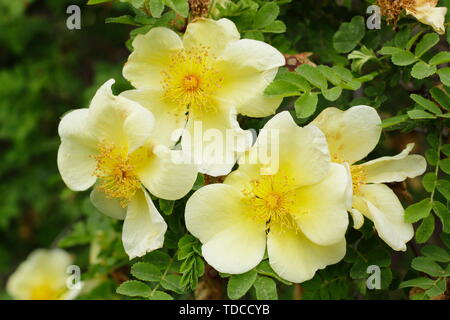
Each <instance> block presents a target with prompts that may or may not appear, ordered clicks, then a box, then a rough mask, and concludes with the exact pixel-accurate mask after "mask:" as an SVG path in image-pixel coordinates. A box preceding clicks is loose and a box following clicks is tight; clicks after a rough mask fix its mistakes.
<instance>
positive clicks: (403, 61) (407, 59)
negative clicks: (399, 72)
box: [391, 50, 417, 66]
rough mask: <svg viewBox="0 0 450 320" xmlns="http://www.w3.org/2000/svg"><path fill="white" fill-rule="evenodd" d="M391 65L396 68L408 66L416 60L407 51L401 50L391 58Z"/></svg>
mask: <svg viewBox="0 0 450 320" xmlns="http://www.w3.org/2000/svg"><path fill="white" fill-rule="evenodd" d="M391 60H392V63H393V64H395V65H397V66H408V65H410V64H412V63H414V62H416V61H417V58H416V57H415V56H414V55H413V54H412V53H411V52H409V51H406V50H402V51H398V52H395V53H394V54H392V56H391Z"/></svg>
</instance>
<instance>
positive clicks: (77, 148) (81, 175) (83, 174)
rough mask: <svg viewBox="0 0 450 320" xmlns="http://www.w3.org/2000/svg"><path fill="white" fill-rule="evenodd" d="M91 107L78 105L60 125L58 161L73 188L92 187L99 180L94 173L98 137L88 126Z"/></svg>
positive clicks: (62, 172) (67, 181) (62, 173)
mask: <svg viewBox="0 0 450 320" xmlns="http://www.w3.org/2000/svg"><path fill="white" fill-rule="evenodd" d="M88 115H89V110H88V109H78V110H75V111H72V112H70V113H68V114H67V115H65V116H64V117H63V118H62V120H61V122H60V124H59V127H58V131H59V135H60V137H61V145H60V146H59V149H58V158H57V164H58V169H59V172H60V174H61V177H62V179H63V181H64V183H65V184H66V185H67V186H68V187H69V188H70V189H72V190H74V191H83V190H86V189H88V188H90V187H91V186H92V185H93V184H94V183H95V180H96V177H95V176H94V175H93V173H94V170H95V165H96V164H95V159H94V158H93V156H94V155H95V154H96V153H97V150H96V144H97V142H96V139H95V138H93V137H92V136H91V135H90V134H89V131H88V129H87V127H86V124H87V119H88Z"/></svg>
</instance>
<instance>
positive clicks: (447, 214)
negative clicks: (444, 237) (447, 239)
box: [433, 201, 450, 233]
mask: <svg viewBox="0 0 450 320" xmlns="http://www.w3.org/2000/svg"><path fill="white" fill-rule="evenodd" d="M433 211H434V213H435V214H436V215H437V216H438V217H439V219H440V220H441V222H442V231H444V232H445V233H450V211H449V210H448V208H447V207H446V206H445V205H444V204H443V203H441V202H439V201H434V202H433Z"/></svg>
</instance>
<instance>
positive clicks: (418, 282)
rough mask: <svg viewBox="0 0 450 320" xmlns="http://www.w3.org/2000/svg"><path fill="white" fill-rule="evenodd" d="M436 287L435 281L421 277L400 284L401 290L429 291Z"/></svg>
mask: <svg viewBox="0 0 450 320" xmlns="http://www.w3.org/2000/svg"><path fill="white" fill-rule="evenodd" d="M433 285H434V280H432V279H430V278H425V277H420V278H415V279H411V280H407V281H403V282H402V283H400V285H399V288H407V287H418V288H421V289H429V288H431V287H432V286H433Z"/></svg>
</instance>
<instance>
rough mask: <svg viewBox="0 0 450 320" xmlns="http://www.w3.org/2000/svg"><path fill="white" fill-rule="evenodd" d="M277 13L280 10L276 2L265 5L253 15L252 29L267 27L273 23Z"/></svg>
mask: <svg viewBox="0 0 450 320" xmlns="http://www.w3.org/2000/svg"><path fill="white" fill-rule="evenodd" d="M279 13H280V8H279V7H278V5H277V4H276V2H267V3H265V4H264V5H263V6H262V7H261V9H259V10H258V12H257V13H256V15H255V18H254V21H253V27H254V28H256V29H261V28H264V27H267V26H268V25H270V24H271V23H273V22H274V21H275V19H276V18H277V17H278V14H279Z"/></svg>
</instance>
